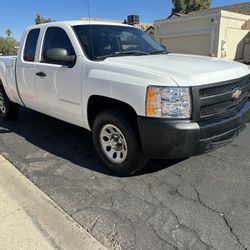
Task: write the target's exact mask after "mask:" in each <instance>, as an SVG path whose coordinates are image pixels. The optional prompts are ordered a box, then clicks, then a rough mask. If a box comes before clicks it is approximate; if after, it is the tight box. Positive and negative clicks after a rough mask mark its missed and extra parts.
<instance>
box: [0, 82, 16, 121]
mask: <svg viewBox="0 0 250 250" xmlns="http://www.w3.org/2000/svg"><path fill="white" fill-rule="evenodd" d="M18 114H19V105H18V104H16V103H14V102H12V101H10V99H9V98H8V96H7V95H6V93H5V90H4V88H3V86H2V85H0V117H1V118H2V119H4V120H15V119H17V117H18Z"/></svg>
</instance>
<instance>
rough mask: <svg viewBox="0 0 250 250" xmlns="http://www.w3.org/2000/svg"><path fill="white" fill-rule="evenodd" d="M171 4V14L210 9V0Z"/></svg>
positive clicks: (178, 0) (181, 1)
mask: <svg viewBox="0 0 250 250" xmlns="http://www.w3.org/2000/svg"><path fill="white" fill-rule="evenodd" d="M172 2H173V10H172V14H174V13H180V14H188V13H189V12H191V11H197V10H204V9H209V8H210V7H211V0H172Z"/></svg>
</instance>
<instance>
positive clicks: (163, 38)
mask: <svg viewBox="0 0 250 250" xmlns="http://www.w3.org/2000/svg"><path fill="white" fill-rule="evenodd" d="M248 19H250V16H248V15H242V14H238V13H234V12H229V11H223V10H222V11H221V10H219V11H218V12H217V13H215V14H210V15H207V16H197V17H185V18H182V17H180V18H176V19H167V20H160V21H156V22H155V23H154V26H155V39H156V40H158V41H159V42H160V43H163V44H164V45H165V46H166V47H168V49H169V51H171V52H179V53H187V54H199V55H208V54H209V53H214V54H215V55H216V56H218V57H222V58H226V59H230V60H234V59H242V58H243V55H244V41H245V38H246V37H250V33H249V32H248V31H244V30H242V29H241V26H242V25H243V23H244V22H245V21H246V20H248ZM204 39H206V40H204ZM187 43H188V44H187ZM202 46H203V48H202Z"/></svg>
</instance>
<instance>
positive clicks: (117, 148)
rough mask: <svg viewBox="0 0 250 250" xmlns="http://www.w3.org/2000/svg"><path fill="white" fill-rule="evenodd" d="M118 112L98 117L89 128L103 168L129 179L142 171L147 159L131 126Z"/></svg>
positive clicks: (104, 113) (108, 112)
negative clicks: (91, 129)
mask: <svg viewBox="0 0 250 250" xmlns="http://www.w3.org/2000/svg"><path fill="white" fill-rule="evenodd" d="M121 114H122V112H121V111H119V110H116V109H114V110H107V111H104V112H102V113H100V114H99V115H98V116H97V117H96V119H95V121H94V124H93V134H92V135H93V143H94V146H95V149H96V152H97V154H98V156H99V157H100V159H101V160H102V161H103V163H104V164H105V166H106V167H107V168H108V169H109V170H111V171H112V173H114V174H116V175H118V176H129V175H132V174H134V173H136V172H137V171H139V170H140V169H142V168H143V167H144V166H145V164H146V162H147V159H146V157H145V156H144V155H143V152H142V149H141V146H140V140H139V137H138V134H137V131H136V129H135V128H134V125H133V124H130V123H129V122H128V121H127V119H125V118H123V116H122V115H121Z"/></svg>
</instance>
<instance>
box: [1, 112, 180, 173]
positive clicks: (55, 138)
mask: <svg viewBox="0 0 250 250" xmlns="http://www.w3.org/2000/svg"><path fill="white" fill-rule="evenodd" d="M0 127H1V129H0V134H3V133H15V134H17V135H19V136H21V137H23V138H24V139H25V140H26V141H27V142H29V143H31V144H32V145H34V146H36V147H38V148H39V149H42V150H44V151H46V152H48V153H50V154H52V155H54V156H55V157H59V158H62V159H65V160H67V161H69V162H71V163H73V164H75V165H78V166H81V167H84V168H87V169H90V170H92V171H96V172H99V173H102V174H105V175H111V174H110V172H108V170H106V169H105V168H104V166H103V164H102V163H101V162H100V161H99V160H98V157H97V156H96V154H95V151H94V148H93V145H92V140H91V133H90V132H89V131H87V130H85V129H83V128H80V127H77V126H74V125H71V124H68V123H66V122H63V121H60V120H57V119H54V118H52V117H49V116H46V115H43V114H41V113H38V112H35V111H32V110H28V109H26V108H21V111H20V117H19V119H18V120H17V121H12V122H6V121H0ZM28 153H29V152H28ZM23 157H25V155H23ZM38 160H39V159H38ZM178 162H179V161H177V160H171V161H166V160H150V161H149V163H148V164H147V166H146V167H145V168H144V169H143V170H142V171H140V172H139V173H137V174H136V175H143V174H150V173H153V172H157V171H160V170H162V169H165V168H168V167H170V166H172V165H175V164H177V163H178Z"/></svg>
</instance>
